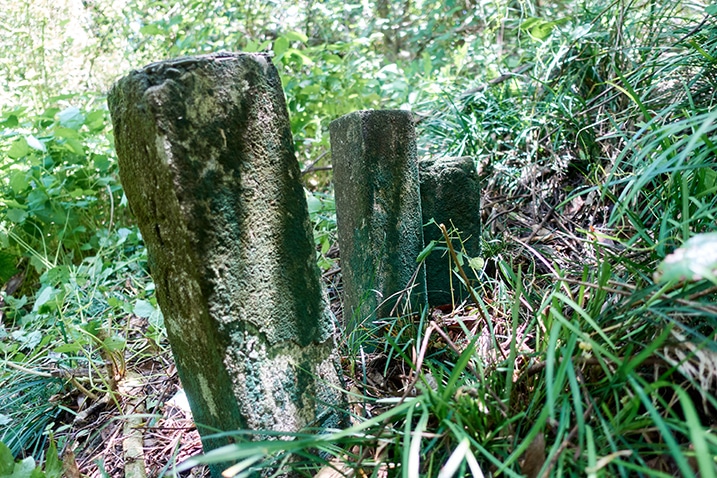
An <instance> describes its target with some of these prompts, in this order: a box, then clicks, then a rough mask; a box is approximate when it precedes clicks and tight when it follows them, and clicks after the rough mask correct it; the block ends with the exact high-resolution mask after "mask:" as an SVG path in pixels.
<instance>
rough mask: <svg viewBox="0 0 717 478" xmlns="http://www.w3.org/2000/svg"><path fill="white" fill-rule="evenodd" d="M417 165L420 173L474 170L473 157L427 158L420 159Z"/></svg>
mask: <svg viewBox="0 0 717 478" xmlns="http://www.w3.org/2000/svg"><path fill="white" fill-rule="evenodd" d="M418 165H419V166H420V168H421V171H425V170H429V169H431V170H432V169H437V170H441V169H446V168H460V169H462V170H465V171H466V172H469V171H472V170H475V162H474V159H473V156H429V157H426V158H421V160H420V161H419V163H418Z"/></svg>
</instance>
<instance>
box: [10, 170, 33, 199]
mask: <svg viewBox="0 0 717 478" xmlns="http://www.w3.org/2000/svg"><path fill="white" fill-rule="evenodd" d="M29 185H30V182H29V181H28V180H27V175H26V174H25V171H15V172H14V173H13V174H12V176H10V187H11V188H12V192H14V193H15V194H20V193H21V192H23V191H24V190H25V189H27V187H28V186H29Z"/></svg>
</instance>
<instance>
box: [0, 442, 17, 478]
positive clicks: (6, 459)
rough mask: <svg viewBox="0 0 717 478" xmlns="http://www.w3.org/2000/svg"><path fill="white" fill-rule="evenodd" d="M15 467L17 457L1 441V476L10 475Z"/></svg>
mask: <svg viewBox="0 0 717 478" xmlns="http://www.w3.org/2000/svg"><path fill="white" fill-rule="evenodd" d="M13 468H15V457H14V456H12V452H11V451H10V449H9V448H8V447H7V445H6V444H4V443H3V442H1V441H0V476H5V475H9V474H10V473H12V470H13Z"/></svg>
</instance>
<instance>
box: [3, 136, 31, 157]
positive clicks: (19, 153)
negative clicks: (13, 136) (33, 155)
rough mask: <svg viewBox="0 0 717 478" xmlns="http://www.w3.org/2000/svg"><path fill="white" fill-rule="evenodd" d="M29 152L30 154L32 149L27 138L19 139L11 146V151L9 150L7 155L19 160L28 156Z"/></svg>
mask: <svg viewBox="0 0 717 478" xmlns="http://www.w3.org/2000/svg"><path fill="white" fill-rule="evenodd" d="M29 152H30V147H29V146H28V145H27V140H26V139H25V138H18V139H17V140H15V142H13V143H12V145H11V146H10V149H9V150H8V152H7V155H8V156H9V157H10V158H11V159H18V158H22V157H23V156H27V154H28V153H29Z"/></svg>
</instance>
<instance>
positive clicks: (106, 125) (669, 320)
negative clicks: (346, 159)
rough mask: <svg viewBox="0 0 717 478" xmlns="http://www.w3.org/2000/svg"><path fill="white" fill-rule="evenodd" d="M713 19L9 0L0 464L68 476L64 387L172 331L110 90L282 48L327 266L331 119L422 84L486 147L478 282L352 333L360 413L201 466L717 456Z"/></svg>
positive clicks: (600, 468)
mask: <svg viewBox="0 0 717 478" xmlns="http://www.w3.org/2000/svg"><path fill="white" fill-rule="evenodd" d="M716 17H717V5H713V4H709V3H700V2H687V1H682V0H678V1H673V2H631V1H627V0H616V1H612V2H604V1H598V2H588V1H567V0H555V1H550V2H543V1H540V2H538V1H537V0H536V1H532V0H528V1H519V2H514V1H508V0H486V1H479V2H475V1H462V0H461V1H458V0H449V1H445V2H429V1H426V0H417V1H414V2H388V1H385V0H375V1H374V0H371V1H364V2H336V1H333V0H328V1H324V2H314V1H305V2H285V1H275V2H257V1H246V2H230V1H228V0H210V1H202V2H199V1H180V2H173V3H172V2H170V3H167V2H160V1H156V0H125V1H124V2H101V1H85V2H82V3H81V4H80V3H78V2H71V1H65V0H60V1H53V2H50V1H49V0H38V1H33V2H29V3H27V2H26V3H23V2H18V3H17V4H13V5H8V6H7V8H4V9H3V11H2V12H0V20H1V22H0V23H2V24H3V25H5V26H4V27H2V28H3V30H2V35H0V51H2V54H1V55H0V59H1V60H2V61H0V72H2V76H3V77H4V78H5V79H6V81H3V82H0V104H1V105H2V106H1V109H0V246H1V247H2V248H1V250H0V283H2V284H3V286H2V296H0V352H2V361H3V362H2V363H3V368H2V370H1V371H0V440H2V442H4V443H5V444H6V445H7V446H4V445H2V444H0V447H2V449H1V450H0V451H2V455H3V458H4V461H3V463H0V465H2V467H4V468H2V469H3V470H6V471H7V470H10V468H13V469H15V470H18V469H20V468H22V467H24V468H23V470H25V469H26V470H25V471H27V473H26V474H28V476H41V475H39V473H46V474H47V476H55V475H56V474H57V467H58V464H57V461H56V460H55V458H54V455H56V448H55V446H56V445H55V443H57V449H63V447H64V446H65V445H67V444H68V441H69V440H71V438H70V437H71V436H72V433H71V429H72V417H73V416H76V415H77V414H78V413H79V409H78V408H77V407H76V406H75V405H72V404H71V400H67V397H69V396H73V394H75V395H77V394H80V395H82V396H84V397H85V398H86V399H87V400H90V401H91V400H96V399H97V398H98V397H99V396H101V395H103V394H110V395H112V394H113V391H114V387H115V385H116V383H115V380H116V379H117V377H121V376H122V375H123V373H124V371H125V369H126V367H127V366H128V364H127V363H125V361H126V360H130V361H131V360H132V359H136V357H137V356H139V355H142V354H146V353H150V352H147V350H149V349H143V348H141V347H140V343H142V344H146V343H147V342H149V343H151V344H154V346H156V347H154V348H151V350H152V352H151V353H164V354H167V353H168V349H167V347H166V341H165V338H164V331H163V328H162V320H161V312H160V311H159V310H158V309H157V307H156V300H155V298H154V285H153V283H152V281H151V278H149V276H148V274H147V271H146V252H145V250H144V248H143V245H142V238H141V235H140V234H139V232H138V230H137V228H136V226H135V225H134V223H133V220H132V217H131V214H130V212H129V211H128V208H127V205H126V199H125V198H124V195H123V192H122V187H121V184H120V183H119V178H118V172H117V163H116V158H115V153H114V150H113V140H112V131H111V124H110V122H109V115H108V112H107V109H106V105H105V97H104V92H106V91H107V89H108V87H109V85H110V84H111V82H112V81H114V80H115V79H117V78H119V77H120V76H122V75H123V74H125V73H126V72H127V71H128V70H130V69H132V68H139V67H141V66H143V65H144V64H146V63H149V62H151V61H156V60H160V59H163V58H169V57H177V56H183V55H195V54H201V53H208V52H213V51H219V50H241V51H249V52H253V51H268V52H271V53H272V54H273V61H274V63H275V64H276V66H277V67H278V69H279V71H280V74H281V76H282V80H283V86H284V90H285V94H286V98H287V105H288V109H289V114H290V118H291V126H292V131H293V134H294V140H295V144H296V150H297V156H298V159H299V161H300V164H301V165H302V168H303V170H304V176H303V179H304V182H305V186H306V188H307V200H308V204H309V210H310V213H311V218H312V220H313V221H314V226H315V233H316V242H317V249H318V251H319V254H318V261H319V265H320V266H321V268H322V270H324V271H326V272H325V276H326V277H334V276H335V275H336V272H337V264H336V262H335V261H334V260H333V257H335V256H334V255H332V246H334V244H335V211H334V205H333V195H332V190H331V173H330V167H329V165H330V151H329V144H328V134H327V129H328V124H329V122H330V121H331V120H333V119H335V118H336V117H338V116H340V115H343V114H345V113H348V112H351V111H354V110H358V109H368V108H403V109H410V110H412V111H414V113H416V118H417V125H418V126H417V127H418V129H419V133H420V138H421V139H420V144H419V148H420V150H421V153H422V154H438V155H470V156H472V157H474V158H475V162H476V167H477V168H478V171H479V173H480V175H481V178H482V183H483V205H482V209H481V216H482V220H483V223H484V234H483V237H482V238H481V240H482V243H483V257H481V258H469V259H475V260H468V261H466V263H465V264H453V263H450V267H451V268H452V269H453V270H455V272H456V277H455V280H461V277H463V276H462V275H461V274H460V270H459V268H460V267H463V266H465V267H472V268H474V272H475V274H476V276H477V277H480V281H478V282H476V283H473V284H471V286H472V287H473V292H474V295H475V297H476V298H477V299H478V301H477V302H478V303H473V304H469V305H466V304H463V305H460V304H453V306H454V307H453V308H452V310H453V313H446V314H442V313H440V312H437V311H431V312H429V311H412V312H413V314H411V313H409V314H407V315H405V316H401V317H395V318H391V319H387V320H386V321H385V322H382V323H380V324H375V325H374V328H371V327H366V328H364V329H358V330H357V331H356V332H355V333H354V335H352V336H350V337H342V345H343V348H342V356H343V360H342V363H343V365H344V368H345V372H346V377H347V381H348V385H349V387H350V393H349V401H350V402H351V412H352V421H353V425H352V426H351V427H350V428H349V429H346V430H341V431H337V432H336V433H329V434H324V435H319V436H315V435H312V434H306V435H301V436H297V437H295V439H294V440H291V441H251V440H252V439H255V438H257V437H255V436H251V435H250V434H248V433H246V432H242V433H239V432H237V440H238V441H240V442H242V443H241V445H240V446H238V447H236V448H232V449H228V450H222V451H221V455H220V456H219V457H218V458H215V457H216V454H214V455H213V454H209V455H207V456H206V457H204V458H198V459H196V460H194V461H193V462H190V463H189V464H188V465H186V466H190V465H192V464H194V463H197V462H212V461H213V460H215V459H216V460H217V461H222V462H223V461H226V460H227V459H234V460H242V461H241V462H240V465H242V464H243V467H242V466H239V467H238V468H235V469H234V472H235V473H237V474H238V476H249V475H250V474H251V473H256V472H257V470H258V469H261V468H267V469H268V468H271V467H276V466H277V464H283V465H285V466H291V467H292V468H294V469H295V471H297V472H298V473H300V474H304V475H307V476H308V475H311V474H314V473H316V471H317V470H318V469H320V468H322V467H324V468H327V467H331V468H333V469H334V470H338V471H340V472H341V473H344V474H347V473H348V472H349V470H355V471H357V472H360V473H363V474H366V475H371V476H386V475H387V474H388V475H390V476H393V475H398V474H399V473H401V474H402V475H405V476H419V475H420V476H441V477H448V476H465V475H468V476H497V475H499V474H505V475H507V476H521V475H527V476H530V477H535V476H568V475H569V476H573V475H588V476H702V477H709V476H712V477H714V476H717V462H716V461H715V457H716V456H717V436H716V435H715V430H716V428H715V427H717V422H715V418H714V417H715V416H717V399H715V395H716V394H717V336H716V333H717V332H715V330H716V329H717V327H716V326H717V309H716V308H715V306H714V304H715V299H716V298H717V295H716V291H717V288H716V282H715V275H716V274H717V270H716V269H715V262H714V257H715V249H716V246H715V242H714V233H715V232H717V219H716V215H717V166H715V164H716V163H715V160H714V158H715V154H716V153H717V150H716V149H715V144H716V143H717V134H715V130H716V128H717V125H716V122H717V113H715V111H714V106H715V101H717V97H716V96H715V93H714V92H715V87H716V86H717V85H716V84H715V83H716V82H717V68H716V67H717V22H716ZM427 227H435V225H428V226H427ZM447 233H450V234H452V235H454V237H459V235H460V231H448V232H447ZM445 246H446V244H443V245H442V247H441V245H439V247H436V248H435V250H434V251H432V252H431V253H432V254H440V253H441V251H445V249H446V247H445ZM681 246H683V247H684V248H683V249H680V247H681ZM675 251H677V252H675ZM666 258H667V260H665V259H666ZM446 260H447V261H449V260H450V258H449V256H446ZM663 261H664V262H663ZM700 261H701V262H700ZM695 262H697V264H695ZM660 264H662V265H660ZM695 271H698V272H695ZM444 312H445V311H444ZM132 317H135V318H137V317H139V318H144V319H146V320H147V321H148V323H149V326H148V327H146V328H145V329H143V331H142V336H141V337H138V336H137V333H136V331H134V330H132V326H131V325H130V324H131V323H132V321H131V318H132ZM486 319H487V320H486ZM364 350H376V351H377V353H375V354H368V355H367V354H366V353H365V352H364ZM78 369H84V370H86V372H85V373H86V376H85V377H79V378H78V375H77V373H76V371H77V370H78ZM377 375H378V376H382V377H384V380H383V381H382V382H381V383H380V384H378V383H376V382H374V381H373V380H372V379H371V377H375V376H377ZM85 379H86V380H85ZM63 397H64V398H63ZM397 397H400V398H397ZM50 436H54V439H50ZM312 450H313V451H316V450H319V451H321V452H323V453H321V454H319V455H318V456H317V455H316V454H313V453H310V451H312ZM46 451H47V453H48V454H49V455H48V458H47V460H46V463H47V465H46V468H45V469H46V471H45V472H42V471H41V469H40V468H37V473H38V475H35V474H32V475H30V474H29V473H34V471H33V470H35V463H36V462H35V459H34V458H32V457H35V458H37V459H38V460H39V459H40V458H41V457H42V456H43V454H44V453H45V452H46ZM11 455H12V456H11ZM13 456H14V457H15V458H17V459H18V461H17V462H16V461H15V460H14V459H13V458H12V457H13ZM290 456H292V457H293V458H292V459H291V460H289V458H288V457H290ZM8 457H9V458H8ZM287 463H289V465H286V464H287ZM8 467H10V468H8ZM50 470H51V471H50ZM25 471H23V472H22V473H25ZM7 472H8V473H12V471H7ZM53 473H54V475H53ZM0 474H2V473H0ZM13 476H14V475H13ZM18 476H19V475H18ZM22 476H25V475H22Z"/></svg>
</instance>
